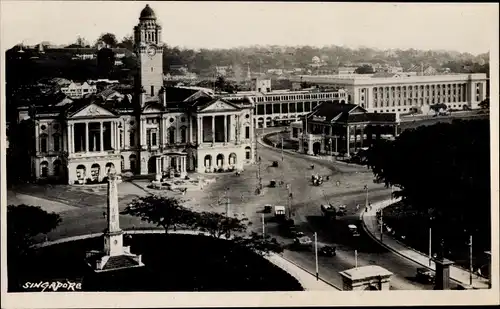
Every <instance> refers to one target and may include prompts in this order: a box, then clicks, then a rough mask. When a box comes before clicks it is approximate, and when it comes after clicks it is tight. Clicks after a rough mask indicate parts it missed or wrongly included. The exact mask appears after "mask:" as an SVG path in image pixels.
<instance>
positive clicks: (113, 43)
mask: <svg viewBox="0 0 500 309" xmlns="http://www.w3.org/2000/svg"><path fill="white" fill-rule="evenodd" d="M100 43H104V44H106V45H108V47H109V48H115V47H117V46H118V40H117V39H116V36H115V35H114V34H113V33H109V32H108V33H103V34H101V35H100V36H99V38H98V39H97V42H96V46H97V45H99V44H100Z"/></svg>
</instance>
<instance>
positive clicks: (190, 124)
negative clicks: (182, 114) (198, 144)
mask: <svg viewBox="0 0 500 309" xmlns="http://www.w3.org/2000/svg"><path fill="white" fill-rule="evenodd" d="M188 123H189V138H188V139H187V142H188V143H191V142H192V141H193V117H192V116H189V117H188Z"/></svg>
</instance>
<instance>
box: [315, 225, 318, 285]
mask: <svg viewBox="0 0 500 309" xmlns="http://www.w3.org/2000/svg"><path fill="white" fill-rule="evenodd" d="M314 255H315V258H316V281H318V280H319V265H318V233H316V232H314Z"/></svg>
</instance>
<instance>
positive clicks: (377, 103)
mask: <svg viewBox="0 0 500 309" xmlns="http://www.w3.org/2000/svg"><path fill="white" fill-rule="evenodd" d="M477 98H478V99H477V101H479V96H478V97H477ZM465 101H467V100H466V98H465V94H464V95H463V96H462V97H461V98H460V97H458V96H451V97H448V96H446V97H444V96H443V97H433V98H425V99H423V98H418V99H417V98H407V99H375V100H374V101H373V107H384V106H401V105H403V106H406V105H412V104H413V105H414V104H418V103H420V105H422V104H424V102H425V103H426V104H438V103H457V102H465ZM384 103H385V104H384Z"/></svg>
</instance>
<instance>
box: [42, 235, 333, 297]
mask: <svg viewBox="0 0 500 309" xmlns="http://www.w3.org/2000/svg"><path fill="white" fill-rule="evenodd" d="M124 232H125V234H164V233H165V230H163V229H148V230H126V231H124ZM169 233H170V234H189V235H199V234H202V233H200V232H198V231H190V230H180V231H169ZM203 234H207V233H203ZM101 235H102V233H93V234H87V235H80V236H73V237H67V238H62V239H58V240H55V241H49V242H45V243H41V244H38V245H36V246H37V247H47V246H51V245H56V244H61V243H66V242H70V241H77V240H83V239H89V238H94V237H99V236H101ZM223 238H224V237H223ZM264 258H265V259H267V260H268V261H269V262H271V263H273V264H274V265H276V266H278V267H279V268H281V269H283V270H284V271H286V272H287V273H289V274H290V275H291V276H293V277H294V278H295V279H297V281H299V283H300V285H302V287H303V288H304V290H305V291H332V290H337V291H339V290H340V289H338V288H336V287H334V286H332V285H330V284H328V283H326V282H324V281H322V280H321V279H320V280H316V276H314V275H313V274H311V273H309V272H307V271H305V270H304V269H302V268H301V267H299V266H297V265H295V264H294V263H292V262H290V261H288V260H287V259H285V258H284V257H282V256H280V255H278V254H275V253H271V254H269V255H268V256H264Z"/></svg>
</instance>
